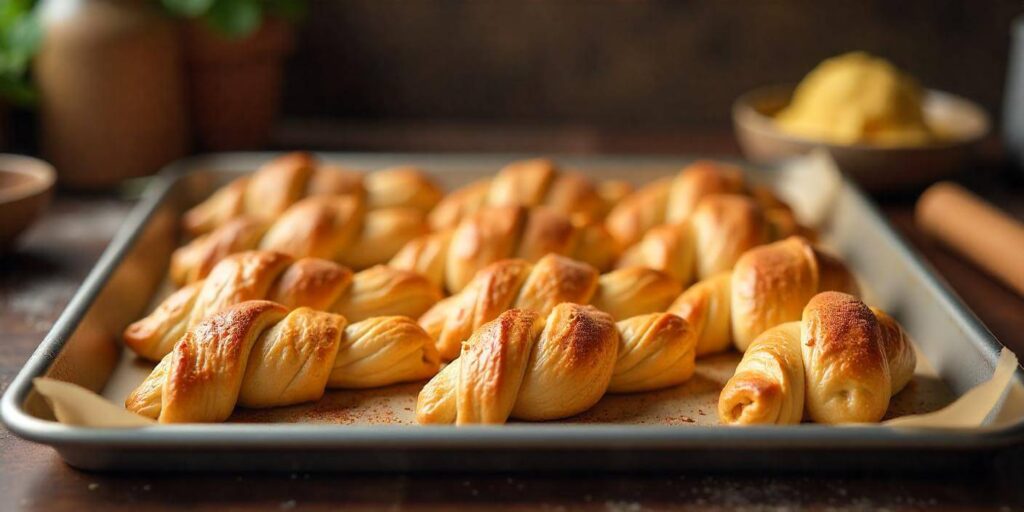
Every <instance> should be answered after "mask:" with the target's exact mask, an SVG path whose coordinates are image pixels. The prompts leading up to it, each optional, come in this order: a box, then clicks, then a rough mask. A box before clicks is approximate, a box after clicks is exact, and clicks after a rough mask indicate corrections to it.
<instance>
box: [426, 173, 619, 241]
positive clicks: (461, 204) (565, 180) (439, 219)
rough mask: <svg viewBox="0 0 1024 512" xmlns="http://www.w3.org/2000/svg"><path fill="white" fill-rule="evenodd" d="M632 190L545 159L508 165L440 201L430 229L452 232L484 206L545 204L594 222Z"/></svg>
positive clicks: (552, 208)
mask: <svg viewBox="0 0 1024 512" xmlns="http://www.w3.org/2000/svg"><path fill="white" fill-rule="evenodd" d="M631 190H632V187H631V186H630V185H629V184H628V183H625V182H622V181H612V182H604V183H600V184H597V185H595V184H594V183H593V182H592V181H591V180H590V179H589V178H587V177H586V176H584V175H583V174H581V173H578V172H572V171H565V170H562V169H559V168H558V167H557V166H556V165H555V163H554V162H552V161H551V160H548V159H546V158H536V159H532V160H522V161H518V162H512V163H511V164H508V165H506V166H505V167H504V168H503V169H501V170H500V171H498V173H497V174H496V175H495V176H494V178H492V179H489V180H481V181H477V182H474V183H471V184H469V185H467V186H465V187H462V188H460V189H458V190H456V191H454V192H452V193H451V194H449V195H448V196H446V197H445V198H444V199H442V200H441V202H440V203H438V204H437V207H436V208H434V210H433V211H432V212H431V213H430V226H431V228H433V229H435V230H441V229H447V228H454V227H455V226H456V225H458V223H459V222H460V221H461V220H462V219H464V218H465V217H466V216H468V215H471V214H473V213H475V212H477V211H478V210H480V209H481V208H484V207H487V206H546V207H548V208H549V209H551V210H553V211H556V212H559V213H562V214H565V215H567V216H570V217H574V218H578V219H579V220H583V221H596V220H600V219H602V218H604V215H605V214H606V213H607V211H608V210H609V209H610V207H611V205H614V204H615V203H616V202H618V201H619V200H620V199H621V198H622V197H624V196H625V195H626V194H628V193H629V192H630V191H631Z"/></svg>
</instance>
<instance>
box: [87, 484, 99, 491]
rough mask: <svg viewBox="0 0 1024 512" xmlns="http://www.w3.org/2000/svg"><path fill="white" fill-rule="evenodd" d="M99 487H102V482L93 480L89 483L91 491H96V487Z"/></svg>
mask: <svg viewBox="0 0 1024 512" xmlns="http://www.w3.org/2000/svg"><path fill="white" fill-rule="evenodd" d="M99 488H100V484H98V483H96V482H93V483H91V484H89V490H90V491H95V490H96V489H99Z"/></svg>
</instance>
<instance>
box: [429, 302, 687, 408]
mask: <svg viewBox="0 0 1024 512" xmlns="http://www.w3.org/2000/svg"><path fill="white" fill-rule="evenodd" d="M694 343H695V340H694V334H693V332H692V331H691V330H690V329H689V328H688V326H687V324H686V322H685V321H683V320H682V319H680V318H679V317H677V316H675V315H671V314H667V313H655V314H650V315H643V316H639V317H633V318H630V319H626V320H623V321H621V322H619V323H618V324H617V325H616V324H615V322H614V320H612V317H611V315H608V314H607V313H604V312H601V311H599V310H597V309H596V308H594V307H593V306H581V305H578V304H568V303H565V304H559V305H557V306H555V307H554V308H553V309H552V310H551V313H550V314H549V315H547V316H546V317H545V316H542V315H540V314H538V313H537V312H535V311H529V310H522V309H511V310H508V311H506V312H504V313H502V314H501V315H500V316H498V318H497V319H495V320H493V321H491V322H488V323H486V324H484V325H482V326H481V327H480V328H479V329H477V330H476V331H475V332H474V333H473V335H472V336H471V337H470V338H469V340H468V341H466V343H465V344H464V345H463V346H462V355H461V356H460V357H459V358H458V359H456V360H454V361H452V362H451V363H450V364H449V365H448V366H446V367H445V368H444V369H443V370H442V371H441V372H440V373H438V374H437V375H436V376H434V378H433V379H431V380H430V382H428V383H427V385H426V386H424V388H423V390H422V391H420V394H419V398H418V400H417V402H416V419H417V421H418V422H420V423H449V424H450V423H456V424H460V425H462V424H471V423H504V422H505V421H507V420H508V418H509V417H513V418H518V419H522V420H532V421H543V420H553V419H559V418H565V417H568V416H572V415H575V414H579V413H581V412H583V411H585V410H587V409H589V408H590V407H592V406H593V405H594V404H595V403H597V401H598V400H599V399H600V398H601V397H602V396H603V395H604V394H605V393H607V392H633V391H646V390H651V389H658V388H662V387H667V386H673V385H676V384H680V383H682V382H685V381H686V380H688V379H689V378H690V377H691V376H692V375H693V372H694Z"/></svg>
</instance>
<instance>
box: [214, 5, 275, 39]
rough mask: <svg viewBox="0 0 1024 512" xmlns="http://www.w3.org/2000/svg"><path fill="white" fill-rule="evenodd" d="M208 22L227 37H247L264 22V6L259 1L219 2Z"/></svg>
mask: <svg viewBox="0 0 1024 512" xmlns="http://www.w3.org/2000/svg"><path fill="white" fill-rule="evenodd" d="M206 21H207V22H209V23H210V25H211V26H213V27H214V29H216V30H218V31H220V32H221V33H223V34H225V35H227V36H230V37H245V36H247V35H249V34H251V33H253V32H254V31H255V30H256V29H257V28H259V26H260V24H261V23H262V22H263V5H262V4H261V3H260V1H259V0H218V1H217V2H216V3H215V4H214V5H213V8H212V9H210V12H209V13H207V15H206Z"/></svg>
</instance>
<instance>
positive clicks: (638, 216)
mask: <svg viewBox="0 0 1024 512" xmlns="http://www.w3.org/2000/svg"><path fill="white" fill-rule="evenodd" d="M716 194H744V195H749V196H752V197H753V198H754V199H755V200H756V201H757V202H758V203H759V204H760V205H761V206H762V207H763V208H764V209H765V210H766V212H769V213H767V215H768V216H769V217H773V216H775V215H776V213H775V212H776V211H778V212H780V214H781V215H783V216H785V215H786V214H787V213H788V207H787V206H786V205H785V204H784V203H783V202H782V201H780V200H779V199H778V198H777V197H775V195H774V194H773V193H772V192H771V191H770V190H769V189H767V188H764V187H757V186H750V185H748V184H747V183H746V181H745V180H744V178H743V171H742V170H740V169H739V168H738V167H735V166H732V165H728V164H725V163H720V162H713V161H709V160H700V161H697V162H694V163H692V164H690V165H689V166H687V167H686V168H684V169H683V170H682V171H680V172H679V174H677V175H676V176H674V177H671V178H663V179H661V180H657V181H655V182H652V183H650V184H648V185H646V186H644V187H642V188H640V189H639V190H637V191H636V192H634V193H633V194H630V195H629V196H627V197H625V198H624V199H622V200H621V201H620V202H619V203H618V204H617V205H616V206H615V208H613V209H612V211H611V212H609V213H608V218H607V221H606V224H607V226H608V231H609V232H611V234H612V236H613V237H614V238H615V239H616V240H618V241H619V243H620V244H621V245H622V246H623V247H629V246H632V245H633V244H635V243H637V242H638V241H639V240H640V238H641V237H642V236H643V235H644V233H646V232H647V231H648V230H650V229H651V228H653V227H655V226H658V225H661V224H665V223H668V224H679V223H681V222H684V221H686V220H687V219H689V217H690V215H691V214H693V212H694V211H695V210H696V209H697V206H698V205H699V204H700V202H701V200H702V199H704V198H705V197H707V196H711V195H716ZM790 215H791V214H790Z"/></svg>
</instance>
